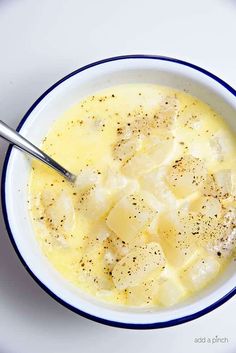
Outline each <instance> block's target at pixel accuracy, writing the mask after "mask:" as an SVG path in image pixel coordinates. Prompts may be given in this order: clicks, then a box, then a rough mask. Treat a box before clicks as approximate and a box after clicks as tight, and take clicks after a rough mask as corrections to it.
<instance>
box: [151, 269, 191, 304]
mask: <svg viewBox="0 0 236 353" xmlns="http://www.w3.org/2000/svg"><path fill="white" fill-rule="evenodd" d="M186 293H187V291H186V288H185V287H184V286H183V284H182V283H181V281H180V280H179V279H178V278H177V277H176V276H175V275H173V276H170V277H169V278H165V279H163V282H162V283H161V284H160V286H159V289H158V292H157V296H156V300H157V302H158V303H160V304H161V305H163V306H168V307H169V306H173V305H175V304H177V303H178V302H180V301H181V300H182V299H183V298H184V297H185V295H186Z"/></svg>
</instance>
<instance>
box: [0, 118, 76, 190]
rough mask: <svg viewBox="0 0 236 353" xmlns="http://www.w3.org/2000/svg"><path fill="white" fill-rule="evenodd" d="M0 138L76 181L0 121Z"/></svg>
mask: <svg viewBox="0 0 236 353" xmlns="http://www.w3.org/2000/svg"><path fill="white" fill-rule="evenodd" d="M0 136H1V137H3V138H4V139H5V140H7V141H8V142H10V143H11V144H13V145H14V146H15V147H17V148H19V149H20V150H21V151H24V152H27V153H28V154H30V155H31V156H33V157H35V158H37V159H39V160H40V161H42V162H43V163H45V164H47V165H49V166H50V167H51V168H53V169H55V170H56V171H57V172H58V173H60V174H61V175H62V176H63V177H64V178H65V179H67V180H68V181H70V182H72V183H74V182H75V180H76V175H74V174H72V173H70V172H69V171H68V170H66V169H65V168H64V167H62V166H61V165H60V164H58V163H57V162H56V161H54V159H52V158H51V157H49V156H48V155H47V154H46V153H44V152H43V151H41V150H40V149H39V148H38V147H36V146H34V145H33V144H32V143H31V142H29V141H28V140H27V139H26V138H24V137H23V136H21V135H20V134H19V133H18V132H17V131H15V130H13V129H12V128H10V127H9V126H8V125H7V124H5V123H4V122H3V121H1V120H0Z"/></svg>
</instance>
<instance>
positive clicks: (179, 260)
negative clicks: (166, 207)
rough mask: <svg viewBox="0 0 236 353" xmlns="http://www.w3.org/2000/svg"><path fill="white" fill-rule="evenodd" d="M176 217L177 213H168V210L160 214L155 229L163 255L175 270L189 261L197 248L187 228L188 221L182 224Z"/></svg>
mask: <svg viewBox="0 0 236 353" xmlns="http://www.w3.org/2000/svg"><path fill="white" fill-rule="evenodd" d="M178 217H179V215H178V214H176V215H174V214H173V213H172V215H170V214H169V213H168V212H166V213H163V214H161V215H160V217H159V220H158V229H157V233H158V235H159V239H160V244H161V246H162V248H163V251H164V254H165V257H166V259H167V260H168V262H169V263H170V264H171V265H172V266H173V267H175V268H176V270H179V269H181V268H182V267H184V266H185V265H186V264H187V263H188V262H189V261H191V259H192V257H193V256H194V254H195V252H196V249H197V246H196V241H195V239H194V237H193V235H192V233H191V232H189V229H188V228H187V226H188V223H187V224H186V226H184V223H183V221H181V220H180V219H179V218H178ZM178 222H179V223H178ZM186 222H188V220H187V219H186ZM186 228H187V229H186Z"/></svg>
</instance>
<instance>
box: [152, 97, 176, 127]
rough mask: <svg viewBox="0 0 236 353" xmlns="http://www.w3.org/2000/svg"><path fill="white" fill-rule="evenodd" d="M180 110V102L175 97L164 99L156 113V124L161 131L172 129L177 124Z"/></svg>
mask: <svg viewBox="0 0 236 353" xmlns="http://www.w3.org/2000/svg"><path fill="white" fill-rule="evenodd" d="M178 110H179V101H178V99H177V98H175V97H174V96H165V97H163V98H162V100H161V102H160V105H159V107H158V110H157V112H156V116H157V118H156V123H157V127H158V128H159V129H170V128H172V127H173V125H174V123H175V119H176V116H177V113H178Z"/></svg>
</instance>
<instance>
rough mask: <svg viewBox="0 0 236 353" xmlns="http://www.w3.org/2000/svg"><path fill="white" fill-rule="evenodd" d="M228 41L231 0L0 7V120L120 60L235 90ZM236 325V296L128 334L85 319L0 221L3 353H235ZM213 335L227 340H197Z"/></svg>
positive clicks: (233, 22) (25, 0)
mask: <svg viewBox="0 0 236 353" xmlns="http://www.w3.org/2000/svg"><path fill="white" fill-rule="evenodd" d="M235 34H236V1H235V0H198V1H193V0H192V1H191V0H178V1H174V0H173V1H171V0H141V1H140V0H126V1H125V0H116V1H115V0H98V1H92V0H77V1H76V0H38V1H37V0H0V118H1V119H2V120H5V121H6V122H8V123H9V124H11V125H12V126H16V124H17V123H18V121H19V120H20V119H21V117H22V116H23V114H24V113H25V111H26V110H27V109H28V108H29V106H30V105H31V104H32V103H33V102H34V100H35V99H36V98H37V97H38V96H39V95H40V94H41V93H42V92H43V91H44V90H45V89H46V88H48V87H49V86H50V85H51V84H53V83H54V82H55V81H57V80H58V79H59V78H61V77H62V76H64V75H65V74H67V73H69V72H71V71H73V70H74V69H76V68H78V67H80V66H82V65H84V64H86V63H89V62H92V61H95V60H98V59H102V58H105V57H109V56H114V55H121V54H129V53H130V54H131V53H150V54H162V55H169V56H173V57H177V58H181V59H184V60H187V61H191V62H193V63H195V64H198V65H200V66H203V67H205V68H206V69H208V70H210V71H212V72H214V73H216V74H217V75H219V76H220V77H221V78H223V79H224V80H226V81H227V82H228V83H230V84H231V85H232V86H234V87H236V44H235ZM0 143H1V146H0V163H1V166H2V161H3V158H4V154H5V149H6V144H5V143H3V142H2V141H0ZM235 328H236V298H233V299H231V300H230V301H229V302H227V303H226V304H224V305H223V306H221V307H220V308H218V309H217V310H215V311H214V312H211V313H210V314H208V315H206V316H204V317H202V318H200V319H198V320H195V321H192V322H189V323H187V324H184V325H180V326H176V327H172V328H168V329H161V330H151V331H131V330H124V329H117V328H112V327H107V326H103V325H100V324H97V323H94V322H92V321H89V320H86V319H84V318H82V317H80V316H78V315H76V314H74V313H72V312H70V311H69V310H68V309H66V308H64V307H62V306H61V305H60V304H58V303H56V302H55V301H54V300H53V299H52V298H50V297H49V296H48V295H47V294H46V293H45V292H44V291H43V290H42V289H41V288H39V287H38V285H37V284H36V283H35V282H34V281H33V280H32V279H31V277H30V276H29V275H28V273H27V272H26V271H25V269H24V268H23V266H22V265H21V263H20V261H19V259H18V258H17V256H16V254H15V252H14V250H13V248H12V246H11V244H10V242H9V240H8V236H7V233H6V231H5V228H4V225H3V221H2V218H1V224H0V353H29V352H34V353H42V352H43V353H54V352H57V353H62V352H67V353H80V352H81V353H82V352H83V353H84V352H86V353H87V352H88V353H91V352H99V353H100V352H102V353H108V352H109V353H110V352H113V353H121V352H122V353H124V352H125V353H126V352H130V353H133V352H135V353H136V352H141V351H142V350H143V351H145V352H149V353H157V352H161V353H162V352H163V353H165V352H167V353H185V352H186V353H190V352H191V353H195V352H196V353H198V352H202V353H205V352H208V353H211V352H214V353H218V352H224V353H234V352H236V330H235ZM215 336H218V337H219V338H227V340H228V342H227V343H220V342H218V343H214V344H213V343H195V342H194V340H195V339H196V338H201V337H202V338H204V337H206V338H211V339H212V338H214V337H215Z"/></svg>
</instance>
